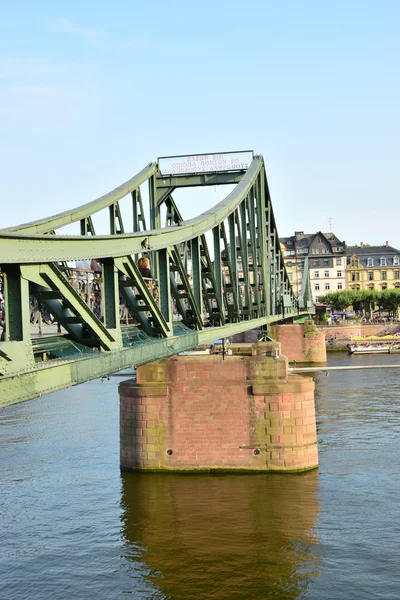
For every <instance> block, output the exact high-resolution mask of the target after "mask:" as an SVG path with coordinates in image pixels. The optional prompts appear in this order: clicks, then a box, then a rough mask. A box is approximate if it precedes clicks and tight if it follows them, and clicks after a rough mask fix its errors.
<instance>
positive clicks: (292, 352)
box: [270, 319, 326, 363]
mask: <svg viewBox="0 0 400 600" xmlns="http://www.w3.org/2000/svg"><path fill="white" fill-rule="evenodd" d="M270 332H271V337H273V338H274V339H275V340H277V341H278V342H279V343H280V344H281V348H282V354H284V355H285V356H286V357H287V358H288V360H289V361H294V360H295V361H296V362H301V363H323V362H326V345H325V333H324V332H323V331H320V330H318V329H317V327H316V326H315V323H314V321H312V320H311V319H310V320H308V321H305V322H304V324H293V325H272V326H271V330H270Z"/></svg>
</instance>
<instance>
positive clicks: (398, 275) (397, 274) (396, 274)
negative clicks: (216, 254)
mask: <svg viewBox="0 0 400 600" xmlns="http://www.w3.org/2000/svg"><path fill="white" fill-rule="evenodd" d="M394 278H395V279H400V271H395V272H394Z"/></svg>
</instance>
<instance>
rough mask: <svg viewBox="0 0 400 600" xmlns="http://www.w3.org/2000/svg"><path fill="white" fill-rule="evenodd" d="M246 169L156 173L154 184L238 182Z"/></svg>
mask: <svg viewBox="0 0 400 600" xmlns="http://www.w3.org/2000/svg"><path fill="white" fill-rule="evenodd" d="M245 172H246V171H228V172H227V173H193V174H191V175H158V176H157V178H156V186H157V188H159V189H162V188H182V187H196V186H202V187H203V186H207V185H229V184H235V183H239V181H240V180H241V179H242V177H243V175H244V174H245Z"/></svg>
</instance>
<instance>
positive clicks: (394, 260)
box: [393, 256, 399, 267]
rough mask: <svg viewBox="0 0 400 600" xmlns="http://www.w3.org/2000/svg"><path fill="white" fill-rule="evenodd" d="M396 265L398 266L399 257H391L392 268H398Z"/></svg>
mask: <svg viewBox="0 0 400 600" xmlns="http://www.w3.org/2000/svg"><path fill="white" fill-rule="evenodd" d="M398 265H399V257H398V256H393V266H394V267H398Z"/></svg>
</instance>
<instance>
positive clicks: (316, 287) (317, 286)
mask: <svg viewBox="0 0 400 600" xmlns="http://www.w3.org/2000/svg"><path fill="white" fill-rule="evenodd" d="M314 290H315V291H316V292H318V290H319V283H316V284H315V286H314Z"/></svg>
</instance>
